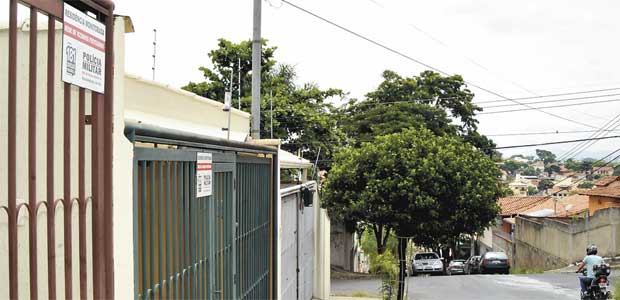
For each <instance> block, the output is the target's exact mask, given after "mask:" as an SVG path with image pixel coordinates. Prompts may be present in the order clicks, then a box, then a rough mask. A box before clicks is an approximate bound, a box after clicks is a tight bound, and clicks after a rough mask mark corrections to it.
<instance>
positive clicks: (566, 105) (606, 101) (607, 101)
mask: <svg viewBox="0 0 620 300" xmlns="http://www.w3.org/2000/svg"><path fill="white" fill-rule="evenodd" d="M619 101H620V99H610V100H601V101H592V102H581V103H573V104H563V105H552V106H544V107H532V108H520V109H509V110H500V111H487V112H484V111H483V112H479V113H478V115H492V114H502V113H509V112H520V111H528V110H534V109H537V110H540V109H549V108H561V107H571V106H581V105H589V104H601V103H610V102H619ZM590 127H592V126H590ZM594 128H596V127H594Z"/></svg>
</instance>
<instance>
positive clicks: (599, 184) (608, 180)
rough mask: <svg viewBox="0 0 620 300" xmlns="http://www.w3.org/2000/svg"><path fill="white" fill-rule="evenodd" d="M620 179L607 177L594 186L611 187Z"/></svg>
mask: <svg viewBox="0 0 620 300" xmlns="http://www.w3.org/2000/svg"><path fill="white" fill-rule="evenodd" d="M618 177H620V176H607V177H603V178H602V179H600V180H599V181H597V182H595V183H594V185H596V186H598V187H601V186H608V185H610V184H611V183H612V182H614V181H616V180H618Z"/></svg>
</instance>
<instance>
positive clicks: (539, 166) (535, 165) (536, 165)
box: [530, 161, 545, 173]
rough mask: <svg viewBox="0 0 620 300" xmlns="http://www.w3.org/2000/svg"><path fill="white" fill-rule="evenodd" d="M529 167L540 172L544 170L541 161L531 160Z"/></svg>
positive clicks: (543, 164)
mask: <svg viewBox="0 0 620 300" xmlns="http://www.w3.org/2000/svg"><path fill="white" fill-rule="evenodd" d="M530 167H532V168H534V169H535V170H536V171H539V172H541V173H542V172H544V171H545V163H544V162H542V161H536V162H533V163H532V164H530Z"/></svg>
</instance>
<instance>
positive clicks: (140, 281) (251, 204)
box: [130, 132, 277, 299]
mask: <svg viewBox="0 0 620 300" xmlns="http://www.w3.org/2000/svg"><path fill="white" fill-rule="evenodd" d="M130 139H132V140H134V141H136V140H138V141H139V140H146V141H149V139H145V138H144V137H142V139H141V138H140V137H137V136H136V135H135V133H133V132H132V134H131V135H130ZM158 141H159V142H161V140H160V139H158ZM175 143H178V141H176V142H175ZM195 146H196V145H193V147H192V148H188V147H187V148H186V147H180V148H181V149H157V148H140V147H136V148H135V149H134V217H135V218H134V219H135V221H134V232H133V234H134V241H135V242H134V249H135V250H134V251H135V269H134V272H135V283H134V284H135V290H136V298H138V299H155V298H157V299H273V298H275V296H274V291H275V274H274V271H273V270H275V260H274V259H273V258H274V257H275V256H276V255H275V254H274V251H275V241H277V238H276V235H275V234H276V229H275V222H274V216H275V212H276V210H275V205H274V203H275V202H274V191H275V184H274V178H276V177H275V175H277V174H276V173H275V172H277V169H275V168H274V163H273V161H274V160H275V159H276V156H275V154H274V153H275V152H274V153H272V154H269V153H260V152H261V151H257V150H256V149H243V148H239V149H236V150H234V151H227V150H222V147H216V146H217V145H209V144H204V146H203V147H201V148H200V149H198V148H197V147H195ZM213 148H216V149H213ZM265 150H267V149H265ZM242 151H247V152H242ZM198 153H212V159H213V190H212V195H211V196H206V197H201V198H198V197H196V162H197V154H198Z"/></svg>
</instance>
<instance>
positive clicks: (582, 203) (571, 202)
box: [522, 194, 589, 217]
mask: <svg viewBox="0 0 620 300" xmlns="http://www.w3.org/2000/svg"><path fill="white" fill-rule="evenodd" d="M588 199H589V197H588V196H585V195H577V194H575V195H570V196H568V197H566V198H564V199H559V200H555V199H553V198H549V199H547V200H546V201H543V202H542V203H540V204H537V205H535V206H532V207H530V208H529V209H528V210H527V211H525V212H523V213H522V214H524V215H529V214H536V213H540V212H541V211H544V210H551V211H552V213H551V214H548V215H546V216H547V217H567V216H572V215H576V214H579V213H581V212H583V211H585V210H586V209H588V204H589V203H588Z"/></svg>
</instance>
